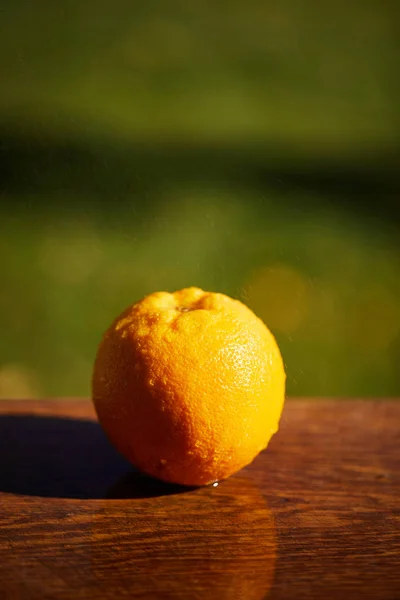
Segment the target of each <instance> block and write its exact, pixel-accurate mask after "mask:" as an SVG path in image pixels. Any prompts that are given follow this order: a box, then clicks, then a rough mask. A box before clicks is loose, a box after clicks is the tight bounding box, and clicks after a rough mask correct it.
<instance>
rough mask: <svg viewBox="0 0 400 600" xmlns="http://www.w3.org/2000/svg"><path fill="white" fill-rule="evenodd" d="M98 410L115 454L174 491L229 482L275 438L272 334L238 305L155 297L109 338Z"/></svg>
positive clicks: (98, 373)
mask: <svg viewBox="0 0 400 600" xmlns="http://www.w3.org/2000/svg"><path fill="white" fill-rule="evenodd" d="M92 392H93V401H94V405H95V408H96V412H97V415H98V418H99V422H100V424H101V425H102V427H103V428H104V430H105V432H106V433H107V435H108V437H109V439H110V440H111V442H112V443H113V444H114V445H115V447H116V448H117V449H118V450H119V451H120V452H121V453H122V454H123V455H124V456H125V457H126V458H127V459H128V460H129V461H131V462H132V463H133V464H134V465H135V466H136V467H138V468H139V469H140V470H141V471H143V472H145V473H147V474H149V475H151V476H153V477H156V478H159V479H162V480H164V481H170V482H174V483H180V484H184V485H204V484H208V483H211V482H214V481H218V480H221V479H226V478H227V477H229V476H230V475H232V474H233V473H235V472H236V471H238V470H239V469H241V468H242V467H244V466H245V465H247V464H249V463H250V462H251V461H252V460H253V459H254V458H255V456H257V454H258V453H259V452H260V451H261V450H263V449H264V448H266V446H267V444H268V442H269V440H270V439H271V437H272V435H273V434H274V433H275V432H276V431H277V430H278V424H279V419H280V415H281V412H282V408H283V403H284V396H285V372H284V367H283V362H282V357H281V354H280V352H279V348H278V346H277V344H276V341H275V339H274V337H273V335H272V333H271V332H270V331H269V330H268V328H267V327H266V326H265V325H264V323H263V322H262V321H261V320H260V319H259V318H257V317H256V316H255V315H254V313H253V312H252V311H251V310H250V309H249V308H248V307H247V306H245V305H244V304H242V303H241V302H239V301H238V300H233V299H232V298H229V297H228V296H225V295H224V294H219V293H210V292H204V291H203V290H201V289H199V288H195V287H192V288H188V289H184V290H181V291H178V292H175V293H173V294H170V293H167V292H157V293H154V294H151V295H149V296H147V297H146V298H144V299H143V300H141V301H140V302H138V303H136V304H134V305H132V306H130V307H129V308H127V309H126V310H125V311H124V312H123V313H122V314H121V315H120V316H119V317H118V318H117V319H116V320H115V321H114V323H113V324H112V325H111V326H110V328H109V329H108V330H107V331H106V333H105V335H104V337H103V339H102V341H101V343H100V346H99V349H98V352H97V356H96V360H95V365H94V372H93V380H92Z"/></svg>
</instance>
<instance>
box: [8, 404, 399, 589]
mask: <svg viewBox="0 0 400 600" xmlns="http://www.w3.org/2000/svg"><path fill="white" fill-rule="evenodd" d="M399 424H400V402H399V403H397V402H395V401H367V400H365V401H354V400H351V401H334V400H314V401H306V400H296V401H288V402H287V403H286V407H285V411H284V416H283V418H282V423H281V430H280V432H279V433H278V434H277V435H276V436H275V437H274V438H273V440H272V442H271V444H270V447H269V448H268V450H267V451H265V452H263V453H262V454H261V455H260V456H259V457H258V458H257V459H256V460H255V461H254V463H253V464H252V465H250V466H249V467H247V468H246V469H244V470H243V471H241V472H240V473H239V474H237V475H236V476H234V477H231V478H230V479H229V480H227V481H225V482H222V483H220V484H219V485H218V486H217V487H206V488H199V489H188V488H180V487H179V486H168V485H165V484H162V483H159V482H156V481H154V480H151V479H148V478H146V477H144V476H142V475H140V474H139V473H137V472H135V471H134V469H132V468H131V467H130V466H129V465H128V464H127V463H126V462H125V461H124V460H123V459H122V458H121V457H119V456H118V455H117V454H116V452H115V451H114V450H113V449H112V448H111V447H110V445H109V444H108V442H107V441H106V439H105V437H104V435H103V433H102V431H101V430H100V427H99V426H98V425H97V423H96V422H95V420H94V413H93V409H92V405H91V403H90V401H87V400H52V401H44V402H36V401H17V402H15V401H12V402H0V598H1V599H2V600H3V599H5V600H14V599H24V600H25V599H27V600H28V599H29V600H31V599H34V600H36V599H38V600H39V599H42V598H43V599H50V598H51V599H56V600H58V599H75V598H76V599H78V600H79V599H86V598H88V599H94V600H100V599H105V600H108V599H113V600H114V599H117V598H125V597H129V598H182V599H183V598H185V599H186V598H187V599H191V598H195V599H202V598H216V599H225V598H226V599H229V600H230V599H245V600H252V599H255V600H261V599H262V598H266V597H268V598H271V599H274V598H276V599H281V598H288V599H292V598H315V599H318V600H319V599H320V598H325V599H330V598H338V599H339V598H350V599H352V598H363V599H364V600H365V599H369V598H371V599H372V598H382V599H391V600H397V599H398V598H400V558H399V556H400V502H399V498H400V454H399V442H400V436H399Z"/></svg>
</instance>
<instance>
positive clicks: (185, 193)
mask: <svg viewBox="0 0 400 600" xmlns="http://www.w3.org/2000/svg"><path fill="white" fill-rule="evenodd" d="M398 12H399V11H398V8H397V6H396V3H395V2H394V1H390V0H369V1H361V0H352V2H350V3H349V2H344V1H342V0H338V1H337V2H335V3H327V2H320V3H317V2H311V0H306V1H303V2H300V1H299V0H285V1H281V2H268V3H267V2H261V1H260V0H252V1H251V2H243V1H242V2H226V1H222V0H221V1H220V2H218V3H215V2H211V1H202V2H200V1H199V0H194V1H193V2H190V3H185V2H180V1H178V0H173V1H169V2H166V1H165V2H164V1H154V2H150V3H142V4H141V5H140V4H139V3H136V4H135V3H131V2H127V1H122V0H115V1H114V2H110V1H109V0H105V2H102V3H97V2H94V1H92V0H87V1H86V2H80V1H79V2H78V1H77V0H69V1H68V2H66V1H65V0H61V1H60V2H58V3H50V2H45V1H42V2H38V3H32V2H28V1H27V0H14V1H11V0H6V1H5V2H3V4H2V10H1V12H0V169H1V172H0V273H1V289H0V332H1V335H0V398H1V397H2V398H6V397H21V396H23V397H41V396H63V395H88V394H89V392H90V376H91V369H92V363H93V359H94V355H95V352H96V347H97V344H98V342H99V339H100V337H101V334H102V332H103V331H104V329H105V328H106V327H107V326H108V324H109V323H110V321H111V320H112V319H113V318H114V317H115V316H116V315H117V314H118V312H120V311H121V310H122V309H123V308H125V307H126V306H127V305H128V304H130V303H131V302H134V301H135V300H137V299H139V298H140V297H142V296H143V295H145V294H147V293H149V292H152V291H155V290H159V289H167V290H171V291H172V290H174V289H177V288H180V287H184V286H188V285H198V286H202V287H204V288H206V289H211V290H218V291H222V292H226V293H228V294H230V295H233V296H235V297H238V298H241V299H242V300H244V301H245V302H246V303H248V304H249V305H250V306H251V307H252V308H253V309H254V310H255V311H256V312H257V314H259V315H260V316H261V317H262V318H263V319H264V320H265V322H266V323H267V324H268V325H269V326H270V327H271V329H272V330H273V332H274V333H275V335H276V337H277V339H278V342H279V344H280V346H281V349H282V353H283V355H284V359H285V363H286V366H287V372H288V393H289V394H290V395H311V396H321V395H335V396H355V395H357V396H377V395H378V396H394V395H398V394H399V393H400V375H399V361H400V304H399V301H398V298H399V294H400V254H399V239H400V238H399V229H400V228H399V210H398V203H399V189H400V185H399V174H398V166H399V160H398V159H399V153H398V141H399V132H400V124H399V112H398V106H399V102H398V100H399V95H398V91H399V90H398V83H397V81H398V78H397V73H396V63H397V62H398V57H399V39H400V37H399V36H398V26H397V23H398Z"/></svg>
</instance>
